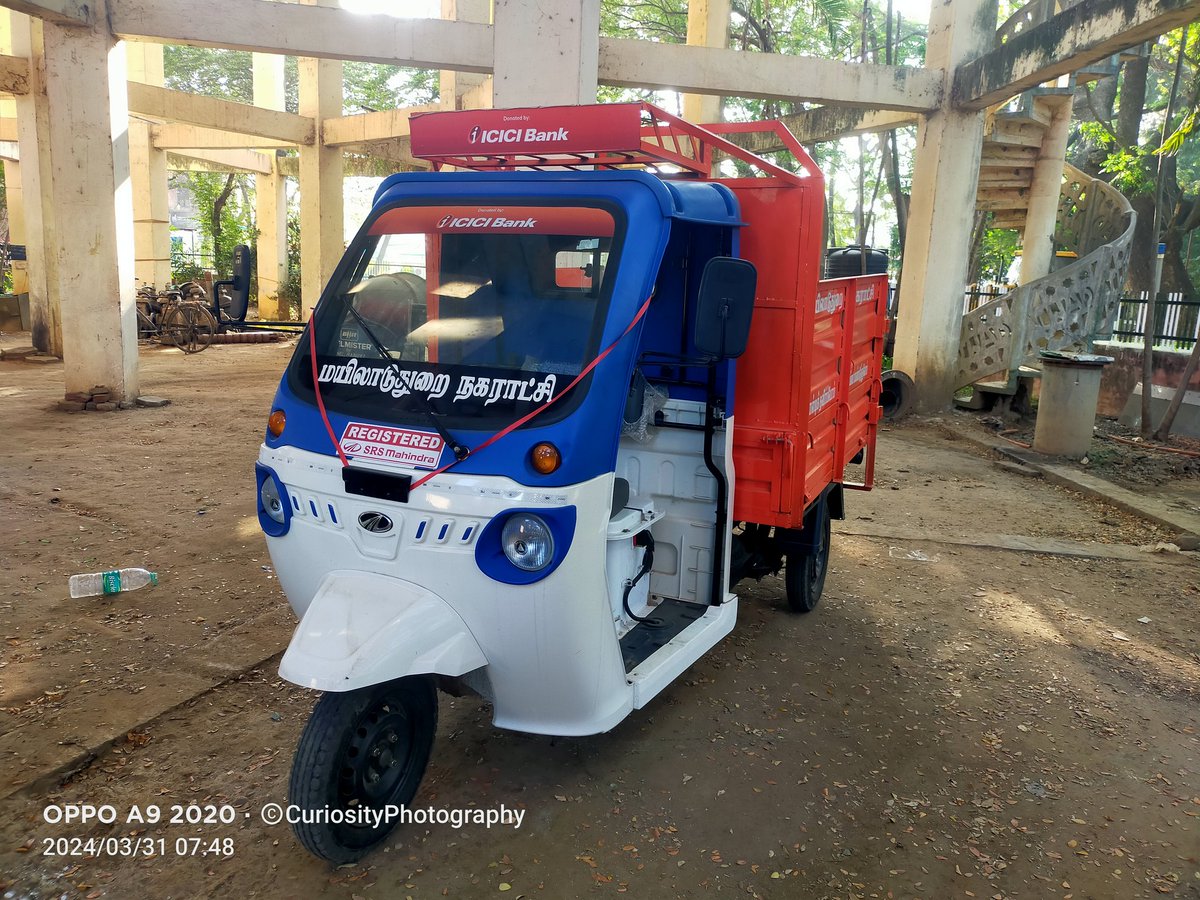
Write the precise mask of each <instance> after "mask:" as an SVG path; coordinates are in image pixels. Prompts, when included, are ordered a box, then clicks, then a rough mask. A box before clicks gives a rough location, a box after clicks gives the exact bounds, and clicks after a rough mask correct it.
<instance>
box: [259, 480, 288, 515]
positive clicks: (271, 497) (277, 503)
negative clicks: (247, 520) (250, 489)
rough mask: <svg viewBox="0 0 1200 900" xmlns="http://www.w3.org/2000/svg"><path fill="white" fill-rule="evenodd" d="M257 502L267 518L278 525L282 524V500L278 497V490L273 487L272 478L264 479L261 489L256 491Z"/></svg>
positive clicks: (273, 481)
mask: <svg viewBox="0 0 1200 900" xmlns="http://www.w3.org/2000/svg"><path fill="white" fill-rule="evenodd" d="M258 502H259V503H261V504H262V508H263V510H264V511H265V512H266V514H267V515H268V516H270V517H271V518H272V519H273V520H274V521H276V522H278V523H279V524H280V525H282V524H283V520H284V515H283V498H282V497H280V496H279V488H277V487H276V486H275V479H274V478H270V477H267V478H264V479H263V483H262V487H260V488H259V489H258Z"/></svg>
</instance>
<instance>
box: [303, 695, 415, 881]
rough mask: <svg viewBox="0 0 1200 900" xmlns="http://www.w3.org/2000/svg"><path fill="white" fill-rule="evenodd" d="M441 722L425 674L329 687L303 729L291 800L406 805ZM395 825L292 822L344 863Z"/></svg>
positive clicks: (315, 848)
mask: <svg viewBox="0 0 1200 900" xmlns="http://www.w3.org/2000/svg"><path fill="white" fill-rule="evenodd" d="M436 729H437V691H436V689H435V687H434V682H433V679H432V678H429V677H427V676H411V677H408V678H399V679H397V680H395V681H388V682H384V683H383V684H376V685H372V686H371V687H365V688H360V689H359V690H356V691H348V692H346V693H328V694H325V695H324V696H323V697H321V699H320V700H318V701H317V705H316V707H315V708H314V709H313V713H312V717H311V718H310V719H309V720H308V725H306V726H305V728H304V733H303V734H302V735H300V743H299V744H298V745H297V747H296V756H295V759H294V760H293V761H292V776H291V780H290V782H289V784H288V802H289V803H291V804H292V805H294V806H296V807H298V808H299V809H301V810H306V809H312V810H322V811H324V810H353V809H357V808H363V807H365V808H369V809H383V808H384V807H385V806H387V805H389V804H393V805H395V806H405V805H407V804H408V803H409V802H411V801H412V798H413V797H414V796H415V795H416V793H417V787H418V786H419V785H420V783H421V778H422V776H423V775H424V774H425V767H426V765H428V763H429V751H430V749H431V748H432V747H433V734H434V731H435V730H436ZM397 748H400V749H397ZM395 827H396V820H395V819H392V820H390V821H382V822H381V823H380V824H379V825H378V826H372V825H371V824H369V823H368V824H363V825H359V824H353V825H351V824H346V823H340V824H333V823H328V822H320V823H317V822H312V823H309V822H298V823H296V824H295V825H293V826H292V830H293V831H294V832H295V833H296V838H297V839H298V840H299V841H300V843H301V844H303V845H304V847H305V848H306V849H307V850H308V851H309V852H310V853H312V854H313V855H314V856H317V857H320V858H321V859H324V860H328V861H329V862H331V863H334V864H335V865H340V864H342V863H348V862H354V861H355V860H358V859H360V858H361V857H363V856H364V855H366V854H367V853H369V852H370V851H371V850H372V849H373V848H375V847H376V846H378V845H379V843H380V842H382V841H383V840H385V839H386V838H387V836H388V835H389V834H390V833H391V831H392V829H393V828H395Z"/></svg>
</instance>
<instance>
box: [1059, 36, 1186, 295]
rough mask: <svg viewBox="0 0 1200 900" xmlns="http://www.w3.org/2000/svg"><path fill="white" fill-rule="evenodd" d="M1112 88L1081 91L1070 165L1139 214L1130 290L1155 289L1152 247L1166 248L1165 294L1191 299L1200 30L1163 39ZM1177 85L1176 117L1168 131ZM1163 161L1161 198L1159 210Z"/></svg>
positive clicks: (1112, 82)
mask: <svg viewBox="0 0 1200 900" xmlns="http://www.w3.org/2000/svg"><path fill="white" fill-rule="evenodd" d="M1177 64H1178V68H1179V72H1180V77H1179V79H1178V81H1177V82H1176V79H1175V77H1174V75H1175V70H1176V66H1177ZM1107 81H1108V82H1109V83H1108V84H1107V85H1104V86H1103V88H1102V87H1101V86H1100V85H1097V86H1096V87H1095V88H1089V87H1082V88H1080V94H1081V97H1082V98H1083V102H1082V103H1077V104H1076V109H1077V110H1078V111H1079V112H1080V113H1081V114H1082V115H1083V120H1082V121H1081V123H1080V124H1079V125H1078V126H1077V130H1076V134H1075V135H1074V136H1073V140H1072V144H1071V150H1070V152H1071V157H1072V161H1073V162H1074V163H1075V164H1076V165H1078V166H1079V167H1080V168H1082V169H1083V170H1084V171H1086V172H1088V173H1089V174H1091V175H1094V176H1096V177H1102V178H1106V179H1107V180H1108V181H1109V182H1110V183H1111V184H1112V185H1113V186H1114V187H1116V188H1117V189H1118V190H1120V191H1121V192H1122V193H1124V194H1125V195H1126V196H1127V197H1128V198H1129V201H1130V203H1131V204H1132V205H1133V207H1134V209H1135V210H1136V211H1137V213H1138V224H1137V229H1136V231H1135V233H1134V238H1133V247H1132V249H1131V253H1130V265H1129V279H1128V281H1129V286H1130V287H1131V288H1133V289H1134V290H1149V289H1150V288H1151V286H1152V285H1153V282H1154V268H1155V246H1156V245H1157V244H1158V243H1159V242H1162V243H1164V244H1165V245H1166V253H1165V256H1164V259H1163V267H1162V282H1161V289H1162V290H1164V291H1178V292H1180V293H1183V294H1185V295H1187V296H1192V297H1194V296H1196V283H1197V279H1198V277H1200V264H1198V263H1200V261H1194V260H1191V259H1190V256H1189V253H1188V247H1189V243H1190V241H1191V237H1192V235H1193V233H1194V232H1195V231H1196V229H1197V228H1200V208H1198V207H1200V202H1198V201H1200V149H1198V148H1197V146H1196V143H1197V142H1196V141H1195V140H1192V139H1191V137H1192V135H1193V133H1194V130H1195V125H1196V119H1197V116H1198V114H1200V29H1195V28H1190V27H1185V28H1183V29H1181V30H1180V31H1177V32H1174V33H1172V34H1169V35H1166V36H1164V37H1163V38H1162V39H1161V40H1159V41H1157V42H1155V43H1154V44H1153V46H1152V47H1151V48H1150V50H1149V52H1148V53H1146V54H1145V55H1142V56H1136V57H1132V58H1130V59H1127V60H1126V61H1125V62H1124V63H1123V65H1122V67H1121V72H1120V74H1119V76H1117V77H1113V78H1112V79H1108V80H1107ZM1173 83H1174V84H1177V87H1178V91H1177V93H1178V99H1177V103H1176V104H1175V109H1176V110H1178V111H1179V112H1178V114H1177V115H1174V116H1172V121H1171V122H1169V123H1165V127H1164V121H1163V120H1164V117H1165V115H1166V107H1167V105H1168V101H1169V99H1170V94H1171V88H1172V84H1173ZM1110 98H1111V99H1110ZM1164 135H1166V139H1165V140H1164V139H1163V138H1164ZM1160 160H1161V163H1162V165H1161V169H1162V176H1161V180H1162V191H1161V199H1159V201H1158V203H1157V204H1156V197H1157V196H1158V193H1157V191H1156V187H1157V183H1158V172H1159V168H1160ZM1156 212H1157V216H1156V215H1155V214H1156ZM1156 220H1157V222H1158V223H1159V227H1158V232H1157V233H1155V222H1156Z"/></svg>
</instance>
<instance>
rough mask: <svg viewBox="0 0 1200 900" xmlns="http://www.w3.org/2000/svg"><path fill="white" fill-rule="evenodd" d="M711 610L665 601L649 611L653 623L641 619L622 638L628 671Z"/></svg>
mask: <svg viewBox="0 0 1200 900" xmlns="http://www.w3.org/2000/svg"><path fill="white" fill-rule="evenodd" d="M706 612H708V607H707V606H702V605H700V604H699V603H688V602H687V601H686V600H663V601H662V602H661V603H659V604H658V606H656V607H654V609H652V610H651V611H650V614H649V616H650V619H651V622H653V623H658V622H661V623H662V624H661V625H659V624H651V622H639V623H638V624H637V625H635V626H634V627H633V628H632V629H631V630H630V631H629V632H628V633H627V634H626V635H625V637H623V638H621V656H622V657H623V658H624V660H625V673H626V674H628V673H630V672H632V671H633V670H634V669H636V668H637V667H638V666H640V665H641V664H642V663H644V662H645V661H646V660H647V659H649V658H650V657H651V656H653V655H654V653H655V652H656V651H658V650H660V649H662V647H664V646H665V645H666V644H667V643H668V642H670V641H672V640H674V639H675V638H676V637H677V636H678V635H679V633H680V632H681V631H683V629H685V628H687V627H688V626H689V625H691V624H692V623H693V622H695V621H696V620H697V619H699V618H700V617H701V616H702V615H704V614H705V613H706Z"/></svg>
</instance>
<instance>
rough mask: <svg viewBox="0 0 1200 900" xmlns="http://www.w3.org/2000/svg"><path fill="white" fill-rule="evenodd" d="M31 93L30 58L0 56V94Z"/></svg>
mask: <svg viewBox="0 0 1200 900" xmlns="http://www.w3.org/2000/svg"><path fill="white" fill-rule="evenodd" d="M28 93H29V60H27V59H22V58H21V57H19V56H0V94H28Z"/></svg>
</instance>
